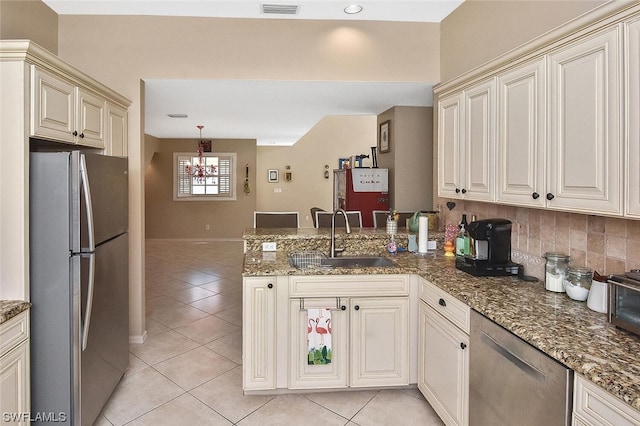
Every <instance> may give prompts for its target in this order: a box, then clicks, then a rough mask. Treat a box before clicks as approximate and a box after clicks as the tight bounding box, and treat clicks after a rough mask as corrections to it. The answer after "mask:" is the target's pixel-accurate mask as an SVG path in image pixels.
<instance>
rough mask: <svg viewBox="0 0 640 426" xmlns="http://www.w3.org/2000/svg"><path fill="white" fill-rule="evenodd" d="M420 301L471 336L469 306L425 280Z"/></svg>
mask: <svg viewBox="0 0 640 426" xmlns="http://www.w3.org/2000/svg"><path fill="white" fill-rule="evenodd" d="M420 299H421V300H423V301H424V302H425V303H427V304H428V305H429V306H431V307H432V308H433V309H434V310H435V311H436V312H438V313H439V314H441V315H442V316H444V317H445V318H446V319H448V320H449V321H451V322H452V323H453V324H455V325H456V326H457V327H458V328H460V329H461V330H462V331H464V332H465V333H467V334H469V328H470V326H469V320H470V319H469V317H470V312H471V308H469V306H467V305H465V304H464V303H463V302H461V301H459V300H458V299H456V298H455V297H453V296H451V295H450V294H449V293H447V292H446V291H444V290H442V289H440V288H438V287H436V286H435V285H433V284H431V283H430V282H429V281H427V280H425V279H422V280H421V285H420Z"/></svg>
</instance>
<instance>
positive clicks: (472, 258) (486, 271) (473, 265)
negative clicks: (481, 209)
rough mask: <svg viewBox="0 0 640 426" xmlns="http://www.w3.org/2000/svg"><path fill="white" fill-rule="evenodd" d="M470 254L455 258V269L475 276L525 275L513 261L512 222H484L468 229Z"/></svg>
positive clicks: (476, 222) (469, 226) (494, 220)
mask: <svg viewBox="0 0 640 426" xmlns="http://www.w3.org/2000/svg"><path fill="white" fill-rule="evenodd" d="M467 232H468V233H469V238H470V243H469V247H470V250H469V253H466V254H465V255H464V256H457V257H456V268H458V269H460V270H462V271H465V272H468V273H469V274H471V275H476V276H505V275H522V274H523V272H524V269H523V266H522V265H520V264H518V263H513V262H512V261H511V221H510V220H507V219H483V220H477V221H474V222H471V223H470V224H469V225H468V226H467Z"/></svg>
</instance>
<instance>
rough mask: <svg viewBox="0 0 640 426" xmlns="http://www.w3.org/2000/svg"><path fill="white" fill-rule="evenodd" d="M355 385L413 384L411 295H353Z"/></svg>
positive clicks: (353, 378)
mask: <svg viewBox="0 0 640 426" xmlns="http://www.w3.org/2000/svg"><path fill="white" fill-rule="evenodd" d="M350 312H351V313H350V319H351V386H352V387H357V386H393V385H408V384H409V350H408V348H409V298H408V297H388V298H373V297H369V298H357V299H356V298H353V299H351V309H350Z"/></svg>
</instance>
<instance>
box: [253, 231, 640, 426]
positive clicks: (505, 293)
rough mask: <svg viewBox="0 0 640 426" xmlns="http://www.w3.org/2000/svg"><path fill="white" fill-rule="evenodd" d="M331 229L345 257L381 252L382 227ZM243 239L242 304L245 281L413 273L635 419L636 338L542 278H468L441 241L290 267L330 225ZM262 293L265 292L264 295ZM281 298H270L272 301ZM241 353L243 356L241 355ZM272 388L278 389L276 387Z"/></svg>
mask: <svg viewBox="0 0 640 426" xmlns="http://www.w3.org/2000/svg"><path fill="white" fill-rule="evenodd" d="M337 233H338V235H337V237H336V238H337V242H336V244H337V245H338V246H340V247H345V248H346V250H345V253H344V255H345V256H347V255H363V254H369V255H382V254H384V253H385V248H386V243H385V241H386V238H387V236H386V234H385V233H384V230H375V229H360V230H354V231H353V232H352V234H349V235H345V234H344V233H341V232H340V231H337ZM436 236H437V237H440V239H441V237H442V236H441V235H436ZM432 238H433V236H432ZM244 239H245V249H246V252H245V260H244V269H243V277H244V280H245V288H244V291H245V295H244V299H245V302H244V303H245V304H246V303H247V302H248V300H247V299H248V298H249V297H250V296H251V294H250V293H249V292H248V289H247V286H246V283H247V282H250V281H251V280H252V279H265V283H266V282H267V281H268V283H269V284H271V285H272V287H269V288H273V287H274V286H275V287H277V288H279V287H280V286H282V287H287V288H289V287H291V286H292V284H290V283H291V282H295V280H296V279H297V278H299V277H301V276H304V277H307V276H321V277H324V282H330V281H331V279H332V277H334V276H335V277H336V278H338V279H342V278H343V277H345V276H350V275H355V276H357V277H363V276H367V277H370V278H371V279H372V281H374V282H375V280H376V276H382V277H385V278H388V277H391V276H393V275H401V276H407V277H410V281H411V279H413V278H417V279H419V280H426V281H428V282H430V283H432V284H433V285H435V286H436V287H438V288H439V289H440V290H442V291H444V292H445V293H446V294H448V295H450V296H452V297H453V298H455V299H457V300H458V301H460V302H462V303H464V304H465V305H467V306H468V307H470V308H471V309H473V310H475V311H477V312H479V313H481V314H482V315H484V316H486V317H487V318H489V319H491V320H492V321H494V322H495V323H497V324H498V325H500V326H502V327H504V328H505V329H507V330H509V331H510V332H512V333H513V334H515V335H516V336H518V337H520V338H521V339H522V340H524V341H526V342H528V343H529V344H530V345H532V346H533V347H535V348H537V349H539V350H540V351H542V352H544V353H545V354H547V355H548V356H550V357H551V358H553V359H555V360H557V361H559V362H560V363H562V364H564V365H566V366H567V367H569V368H571V369H572V370H573V371H574V372H575V373H576V377H577V378H579V379H580V380H583V381H584V382H587V383H588V384H589V385H595V386H596V387H597V388H599V389H601V390H604V391H606V393H607V395H612V396H613V397H615V398H611V399H612V400H614V401H615V402H617V403H621V404H622V405H623V406H624V407H625V408H626V409H627V413H628V415H629V417H627V418H629V419H631V420H630V423H629V424H638V423H640V365H639V364H638V362H637V354H638V353H640V339H639V338H638V337H637V336H634V335H632V334H630V333H627V332H625V331H623V330H620V329H617V328H616V327H614V326H612V325H611V324H609V323H608V322H607V318H606V315H604V314H600V313H597V312H594V311H591V310H589V309H588V308H587V307H586V304H585V303H584V302H576V301H574V300H571V299H569V297H567V296H566V294H563V293H553V292H548V291H545V289H544V284H543V283H542V282H537V283H531V282H524V281H519V280H517V279H515V278H511V277H506V278H496V277H474V276H471V275H469V274H467V273H465V272H462V271H459V270H457V269H456V268H455V262H454V261H453V260H450V259H448V258H445V257H444V256H443V253H442V249H441V247H442V245H441V244H438V250H437V251H436V252H435V253H433V254H432V255H428V256H418V255H416V254H413V253H409V252H402V253H398V254H397V255H394V256H389V258H391V259H392V260H393V261H394V262H395V263H396V264H397V266H396V267H371V268H366V270H364V269H361V268H332V269H326V268H307V269H296V268H294V267H292V266H290V264H289V259H288V253H290V252H294V251H311V250H319V251H322V252H324V253H327V250H328V247H329V243H330V235H329V232H328V230H325V229H261V230H256V229H248V230H246V232H245V235H244ZM267 241H269V242H273V241H275V242H276V243H277V250H276V251H275V252H262V251H261V247H262V245H261V244H262V242H267ZM397 241H398V242H399V244H400V245H401V246H405V247H406V234H405V235H403V234H401V233H400V234H399V235H398V238H397ZM262 296H264V297H268V296H265V294H264V293H262ZM413 296H414V294H413V293H412V292H411V291H409V298H410V301H409V303H410V305H411V306H413V305H414V304H415V305H417V303H418V300H417V297H416V300H412V299H411V298H412V297H413ZM279 300H280V299H278V300H275V298H274V300H273V302H274V304H275V303H277V302H278V301H279ZM245 306H246V305H245ZM273 308H274V310H275V311H278V312H280V311H286V310H287V307H286V306H280V305H278V306H277V309H276V307H275V306H274V307H273ZM410 309H411V308H410ZM277 315H278V313H277V312H274V316H273V318H274V319H277V320H285V321H286V320H287V318H288V316H287V314H284V315H280V316H277ZM276 316H277V318H276ZM244 323H245V326H248V324H249V322H248V321H247V319H246V318H244ZM245 331H247V329H246V328H245ZM274 348H275V346H274ZM277 349H278V350H286V345H285V347H284V348H282V349H281V346H277ZM245 350H246V347H243V351H245ZM243 355H244V356H245V360H247V358H246V356H247V354H243ZM276 358H284V359H287V354H286V352H285V353H278V354H277V357H276ZM411 359H414V358H411ZM274 365H275V364H274ZM265 368H269V367H268V366H265ZM277 374H282V373H281V372H279V373H277ZM284 374H286V371H285V373H284ZM285 382H286V380H285ZM413 383H414V382H413V381H412V382H411V384H413ZM576 390H577V389H576ZM245 391H247V388H246V387H245ZM271 391H276V387H275V386H274V387H272V388H271ZM578 405H579V404H578ZM575 409H576V404H575V403H574V410H575Z"/></svg>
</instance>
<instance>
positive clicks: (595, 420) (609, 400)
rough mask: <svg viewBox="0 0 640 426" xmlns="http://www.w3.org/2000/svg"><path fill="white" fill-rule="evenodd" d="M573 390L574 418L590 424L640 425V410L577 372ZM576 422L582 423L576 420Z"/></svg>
mask: <svg viewBox="0 0 640 426" xmlns="http://www.w3.org/2000/svg"><path fill="white" fill-rule="evenodd" d="M575 377H576V378H575V389H574V392H573V411H574V419H575V420H580V421H582V422H583V423H585V424H590V425H607V426H609V425H611V426H613V425H615V426H627V425H635V426H638V425H640V412H639V411H636V410H634V409H633V408H631V407H630V406H628V405H627V404H625V403H624V402H622V401H619V400H618V399H616V397H614V396H613V395H611V394H609V393H607V392H606V391H605V390H604V389H602V388H600V387H598V386H597V385H595V384H593V383H591V382H590V381H589V380H587V379H585V378H584V377H581V376H579V375H577V374H576V376H575ZM575 420H574V424H578V425H579V424H582V423H580V422H579V421H575Z"/></svg>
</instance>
